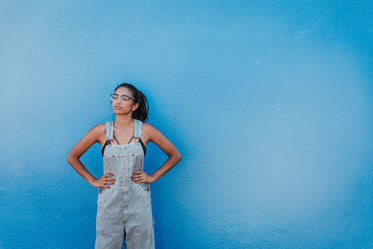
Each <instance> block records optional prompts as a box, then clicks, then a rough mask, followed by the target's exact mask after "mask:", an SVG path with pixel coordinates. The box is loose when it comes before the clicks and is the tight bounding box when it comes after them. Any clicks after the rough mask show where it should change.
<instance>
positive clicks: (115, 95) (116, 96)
mask: <svg viewBox="0 0 373 249" xmlns="http://www.w3.org/2000/svg"><path fill="white" fill-rule="evenodd" d="M110 98H111V100H116V99H118V95H117V94H111V95H110Z"/></svg>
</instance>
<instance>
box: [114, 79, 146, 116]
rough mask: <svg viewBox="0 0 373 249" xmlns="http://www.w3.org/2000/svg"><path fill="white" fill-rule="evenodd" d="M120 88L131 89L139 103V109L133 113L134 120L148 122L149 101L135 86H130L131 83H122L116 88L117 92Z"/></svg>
mask: <svg viewBox="0 0 373 249" xmlns="http://www.w3.org/2000/svg"><path fill="white" fill-rule="evenodd" d="M119 87H126V88H127V89H129V90H130V91H131V92H132V95H133V98H134V99H135V102H137V103H139V107H137V109H136V110H135V111H134V112H132V118H134V119H138V120H141V121H145V120H147V119H148V112H149V104H148V99H147V98H146V96H145V95H144V94H143V93H142V92H141V91H140V90H137V88H136V87H135V86H134V85H132V84H129V83H122V84H120V85H118V86H117V87H116V88H115V91H116V90H117V89H118V88H119ZM115 91H114V92H115Z"/></svg>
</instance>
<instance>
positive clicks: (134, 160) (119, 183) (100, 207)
mask: <svg viewBox="0 0 373 249" xmlns="http://www.w3.org/2000/svg"><path fill="white" fill-rule="evenodd" d="M134 121H135V123H134V124H135V132H134V136H133V137H134V138H139V139H140V138H141V132H142V122H141V121H140V120H136V119H135V120H134ZM105 128H106V140H107V141H110V140H113V122H112V121H109V122H106V124H105ZM131 140H132V139H131ZM142 145H143V144H140V142H139V141H136V142H132V143H128V144H121V145H119V144H118V145H116V144H113V145H112V144H107V146H105V147H106V148H104V152H103V157H104V173H105V174H106V173H112V174H114V177H113V178H115V184H114V185H110V186H111V188H100V189H99V195H98V200H97V220H96V245H95V248H96V249H111V248H113V249H114V248H122V244H123V234H125V245H126V249H154V230H153V216H152V208H151V198H150V186H149V184H147V183H139V184H137V183H135V182H133V181H131V176H132V173H133V172H134V171H138V170H143V166H144V150H143V148H142Z"/></svg>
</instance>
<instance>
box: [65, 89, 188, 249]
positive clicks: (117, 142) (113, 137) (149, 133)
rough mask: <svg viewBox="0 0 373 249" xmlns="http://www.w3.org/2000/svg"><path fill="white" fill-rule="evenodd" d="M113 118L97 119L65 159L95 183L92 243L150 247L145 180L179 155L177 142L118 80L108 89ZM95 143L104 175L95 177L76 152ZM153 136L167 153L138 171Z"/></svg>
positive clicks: (150, 221)
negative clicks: (111, 91)
mask: <svg viewBox="0 0 373 249" xmlns="http://www.w3.org/2000/svg"><path fill="white" fill-rule="evenodd" d="M111 99H112V106H113V110H114V113H115V121H114V122H112V121H109V122H106V123H105V124H98V125H96V126H95V127H93V128H92V129H91V130H90V131H88V133H87V134H86V135H85V136H84V137H83V138H82V139H81V140H80V141H79V142H78V143H77V144H76V145H75V146H74V147H73V149H72V150H71V151H70V153H69V155H68V156H67V161H68V162H69V164H70V165H71V166H72V167H73V168H74V169H75V170H76V171H77V172H78V173H79V174H80V175H81V176H82V177H83V178H84V179H85V180H86V181H88V182H89V183H90V184H91V185H93V186H94V187H96V188H98V189H99V196H98V200H97V219H96V245H95V248H96V249H98V248H105V249H109V248H121V247H122V243H123V233H125V245H126V249H135V248H137V249H148V248H149V249H150V248H154V231H153V217H152V210H151V200H150V187H149V184H150V183H152V182H155V181H156V180H158V179H159V178H160V177H162V176H163V175H164V174H166V173H167V172H168V171H169V170H170V169H171V168H172V167H174V166H175V165H176V164H177V163H178V162H179V161H180V160H181V155H180V153H179V151H178V150H177V149H176V147H175V146H174V145H173V144H172V143H171V142H170V141H169V140H168V139H167V138H166V137H165V136H164V135H163V134H162V133H161V132H159V131H158V130H157V129H156V128H154V127H153V126H152V125H150V124H148V123H145V122H144V121H145V120H146V119H147V116H148V102H147V99H146V97H145V95H144V94H143V93H142V92H140V91H139V90H137V89H136V88H135V87H134V86H133V85H131V84H128V83H123V84H121V85H119V86H118V87H117V88H116V89H115V92H114V94H112V95H111ZM96 142H98V143H100V145H101V147H102V151H101V152H102V154H103V157H104V175H103V176H101V177H100V178H96V177H94V176H93V175H92V174H91V173H90V172H88V170H87V169H86V168H85V167H84V165H83V164H82V162H81V161H80V160H79V158H80V157H81V156H82V155H83V154H84V153H85V152H86V151H87V150H88V149H89V148H90V147H91V146H92V145H93V144H94V143H96ZM149 142H153V143H155V144H156V145H158V146H159V147H160V148H161V149H162V150H163V151H164V152H165V153H166V154H167V155H168V156H169V157H168V159H167V161H166V162H165V163H164V164H163V165H162V166H161V167H160V168H159V169H158V170H156V171H155V172H154V173H153V174H150V175H149V174H147V173H145V172H144V171H143V164H144V155H145V153H146V145H147V144H148V143H149Z"/></svg>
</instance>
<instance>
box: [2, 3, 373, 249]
mask: <svg viewBox="0 0 373 249" xmlns="http://www.w3.org/2000/svg"><path fill="white" fill-rule="evenodd" d="M372 16H373V4H372V1H353V0H350V1H339V2H338V3H337V2H335V1H321V0H319V1H307V0H305V1H285V0H277V1H272V0H269V1H254V0H253V1H251V0H248V1H171V0H167V1H62V0H59V1H10V0H0V83H1V89H0V104H1V105H0V106H1V109H0V116H1V126H0V141H1V143H2V146H1V153H0V163H1V174H0V248H1V249H9V248H72V249H80V248H93V245H94V239H95V216H96V200H97V199H96V198H97V190H96V189H95V188H94V187H92V186H91V185H89V184H88V183H87V182H85V181H84V180H83V179H82V178H81V177H80V176H79V175H78V174H77V173H76V172H75V171H74V170H73V169H72V168H71V167H70V166H69V165H68V164H67V162H66V156H67V154H68V152H69V151H70V149H71V148H72V146H73V145H74V144H75V143H76V142H77V141H78V140H79V139H80V138H81V137H82V136H83V135H84V134H85V133H86V132H87V131H88V130H89V129H90V128H91V127H93V126H94V125H95V124H97V123H102V122H105V121H106V120H112V119H113V117H114V116H113V112H112V109H111V104H110V100H109V94H111V93H112V91H113V89H114V87H115V86H116V85H117V84H119V83H121V82H123V81H128V82H131V83H134V84H135V85H136V86H137V87H138V88H139V89H141V90H142V91H143V92H144V93H145V94H146V95H147V96H148V98H149V100H150V119H149V122H150V123H151V124H152V125H154V126H155V127H157V128H158V129H159V130H161V131H162V132H163V133H164V134H165V135H166V136H167V137H168V138H169V139H170V140H171V141H172V142H173V143H174V144H175V145H176V146H177V147H178V148H179V150H180V151H181V153H182V155H183V160H182V162H181V163H180V164H179V165H178V166H177V167H176V168H174V169H173V170H172V171H170V172H169V173H168V174H167V175H166V176H164V177H163V178H161V179H160V180H159V181H157V182H156V183H154V184H153V185H152V197H153V212H154V218H155V233H156V245H157V248H161V249H171V248H174V249H190V248H193V249H194V248H195V249H200V248H201V249H205V248H214V249H218V248H222V249H226V248H297V249H299V248H373V170H372V166H373V139H372V137H373V128H372V127H373V126H372V124H373V117H372V110H373V72H372V68H373V56H372V55H373V24H372V23H373V20H372ZM148 149H149V153H148V154H147V157H146V165H145V168H146V171H148V172H149V173H150V172H152V171H154V170H155V169H157V167H159V166H160V165H162V163H163V162H164V160H165V159H166V156H165V155H164V154H163V153H162V151H160V150H159V148H157V147H156V146H154V145H152V144H150V145H149V148H148ZM99 150H100V147H99V145H97V144H96V145H94V146H93V147H92V148H91V149H90V150H89V151H88V152H87V153H86V154H85V155H84V156H83V157H82V161H83V162H84V164H85V165H86V167H87V168H88V169H89V170H90V171H91V172H92V173H93V174H94V175H95V176H100V175H101V174H102V157H101V155H100V152H99Z"/></svg>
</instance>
